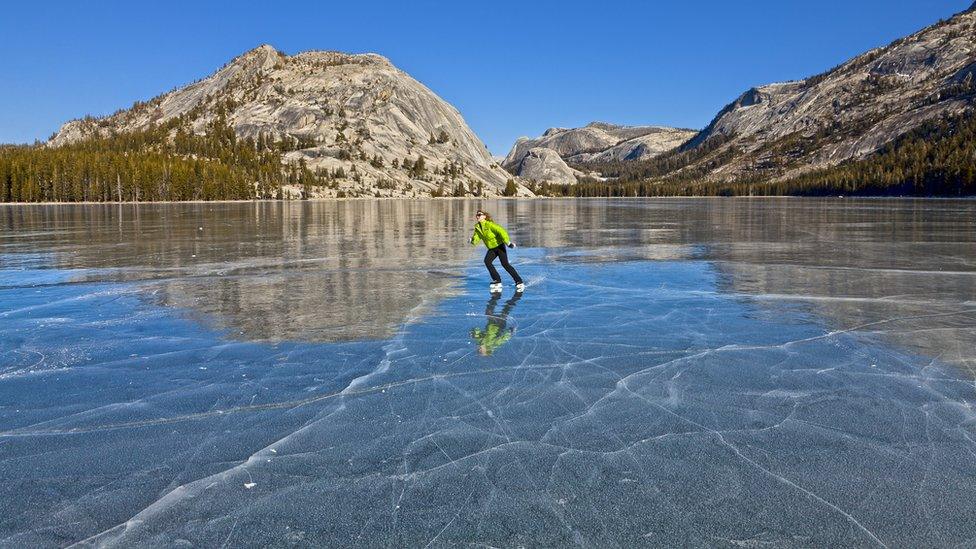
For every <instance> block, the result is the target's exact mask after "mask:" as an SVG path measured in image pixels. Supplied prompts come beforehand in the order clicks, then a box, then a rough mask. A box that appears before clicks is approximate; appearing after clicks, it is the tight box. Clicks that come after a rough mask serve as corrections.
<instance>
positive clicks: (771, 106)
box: [685, 8, 976, 180]
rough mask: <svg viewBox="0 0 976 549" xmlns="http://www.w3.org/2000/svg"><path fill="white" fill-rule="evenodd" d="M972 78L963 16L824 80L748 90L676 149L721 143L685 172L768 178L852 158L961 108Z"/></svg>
mask: <svg viewBox="0 0 976 549" xmlns="http://www.w3.org/2000/svg"><path fill="white" fill-rule="evenodd" d="M974 73H976V12H974V11H973V10H972V8H971V9H970V10H969V11H967V12H963V13H960V14H958V15H956V16H955V17H953V18H951V19H949V20H948V21H944V22H940V23H939V24H936V25H933V26H931V27H928V28H926V29H923V30H922V31H920V32H918V33H916V34H913V35H911V36H909V37H907V38H902V39H899V40H896V41H895V42H893V43H892V44H890V45H888V46H886V47H883V48H877V49H874V50H871V51H869V52H867V53H865V54H863V55H861V56H858V57H856V58H854V59H852V60H850V61H848V62H847V63H844V64H843V65H840V66H838V67H836V68H834V69H832V70H830V71H828V72H826V73H823V74H820V75H817V76H814V77H811V78H808V79H806V80H801V81H795V82H783V83H776V84H768V85H765V86H759V87H756V88H753V89H750V90H748V91H747V92H745V93H744V94H742V95H741V96H740V97H738V98H737V99H736V100H735V101H733V102H732V103H730V104H729V105H728V106H726V107H725V108H724V109H722V111H721V112H719V113H718V115H717V116H716V117H715V118H714V119H713V120H712V122H711V123H710V124H709V125H708V127H707V128H705V129H704V130H703V131H702V132H701V133H700V134H699V135H698V136H696V137H695V139H694V140H693V141H691V142H690V143H689V144H688V145H686V146H685V148H686V150H693V149H696V148H698V147H700V146H701V145H702V144H703V143H705V142H706V141H708V140H709V139H712V138H715V137H719V136H721V137H722V140H723V141H725V143H724V144H722V145H721V146H720V147H718V148H716V149H715V150H714V152H712V153H709V154H707V155H703V157H702V158H701V159H699V160H698V161H697V163H695V164H692V165H691V166H690V167H688V168H685V169H695V170H699V171H701V170H702V167H703V166H708V167H707V168H706V169H705V170H704V171H705V172H706V173H707V174H708V175H707V178H709V179H713V180H735V179H738V178H742V177H747V178H761V179H775V178H784V177H789V176H791V175H795V174H798V173H801V172H803V171H807V170H811V169H816V168H820V167H826V166H830V165H834V164H838V163H840V162H843V161H845V160H851V159H853V160H856V159H860V158H863V157H865V156H867V155H869V154H871V153H872V152H874V151H876V150H878V148H880V147H881V146H882V145H884V144H886V143H888V142H890V141H892V140H893V139H895V138H896V137H898V136H899V135H901V134H903V133H905V132H907V131H909V130H911V129H913V128H915V127H917V126H918V125H920V124H921V123H923V122H924V121H926V120H929V119H932V118H934V117H939V116H943V115H947V114H956V113H958V112H960V111H962V110H964V109H967V108H971V107H972V106H973V105H974V104H976V85H974V84H973V82H974V78H976V74H974ZM713 143H714V142H713ZM717 158H722V159H723V160H722V161H718V162H716V161H715V159H717ZM709 163H711V165H709Z"/></svg>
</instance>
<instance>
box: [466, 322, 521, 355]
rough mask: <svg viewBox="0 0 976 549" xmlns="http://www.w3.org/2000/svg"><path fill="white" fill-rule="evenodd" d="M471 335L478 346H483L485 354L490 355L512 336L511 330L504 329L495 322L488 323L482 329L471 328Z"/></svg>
mask: <svg viewBox="0 0 976 549" xmlns="http://www.w3.org/2000/svg"><path fill="white" fill-rule="evenodd" d="M471 337H472V338H474V340H475V341H476V342H477V343H478V345H479V346H482V347H484V352H485V354H487V355H490V354H492V353H494V352H495V350H496V349H498V348H499V347H501V346H502V345H504V344H505V342H506V341H508V340H509V339H511V338H512V331H511V330H504V329H503V328H502V327H501V326H499V325H497V324H493V323H489V324H488V326H485V329H484V330H479V329H478V328H472V329H471Z"/></svg>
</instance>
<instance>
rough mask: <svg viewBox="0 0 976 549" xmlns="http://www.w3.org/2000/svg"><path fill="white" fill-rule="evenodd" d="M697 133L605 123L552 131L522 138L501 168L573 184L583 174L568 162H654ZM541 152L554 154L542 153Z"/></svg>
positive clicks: (525, 175) (539, 178) (657, 127)
mask: <svg viewBox="0 0 976 549" xmlns="http://www.w3.org/2000/svg"><path fill="white" fill-rule="evenodd" d="M696 133H697V132H695V131H693V130H683V129H676V128H667V127H662V126H619V125H615V124H608V123H605V122H591V123H590V124H587V125H586V126H584V127H582V128H550V129H548V130H546V132H545V133H543V134H542V136H541V137H538V138H535V139H530V138H528V137H521V138H519V139H518V140H517V141H516V142H515V145H514V146H513V147H512V150H511V151H510V152H509V153H508V156H506V157H505V160H504V161H503V162H502V166H503V167H505V168H506V169H507V170H509V171H511V172H512V173H514V174H516V175H519V176H520V177H522V178H525V179H532V180H536V181H549V182H550V183H574V182H575V181H576V177H577V176H578V175H580V172H578V171H576V170H573V169H572V168H570V167H569V166H568V165H567V164H566V162H587V161H594V160H602V161H609V160H642V159H647V158H653V157H655V156H657V155H659V154H661V153H664V152H667V151H669V150H672V149H674V148H675V147H677V146H679V145H681V144H682V143H684V142H686V141H688V140H689V139H690V138H692V137H693V136H695V134H696ZM540 149H547V150H549V151H551V153H542V152H541V151H540ZM543 155H544V156H545V159H546V160H545V165H546V166H547V168H546V169H544V170H542V169H540V159H541V158H542V157H543ZM530 157H532V158H530ZM526 160H528V162H526ZM574 174H575V175H574Z"/></svg>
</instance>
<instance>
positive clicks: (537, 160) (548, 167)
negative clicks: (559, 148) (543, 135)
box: [516, 147, 583, 185]
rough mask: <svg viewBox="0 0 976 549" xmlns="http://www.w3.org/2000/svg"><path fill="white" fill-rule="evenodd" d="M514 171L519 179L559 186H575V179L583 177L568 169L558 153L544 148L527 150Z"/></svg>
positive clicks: (579, 173)
mask: <svg viewBox="0 0 976 549" xmlns="http://www.w3.org/2000/svg"><path fill="white" fill-rule="evenodd" d="M516 171H517V172H518V174H519V176H520V177H522V178H523V179H527V180H529V181H533V182H537V183H542V182H549V183H556V184H559V185H572V184H575V183H576V181H577V177H579V176H582V175H583V174H582V173H581V172H578V171H576V170H574V169H572V168H570V167H569V166H568V165H567V164H566V162H565V161H564V160H563V159H562V158H561V157H560V156H559V153H557V152H556V151H554V150H552V149H547V148H545V147H536V148H534V149H529V150H528V151H527V152H526V153H525V156H523V157H522V160H520V161H519V164H518V166H517V169H516Z"/></svg>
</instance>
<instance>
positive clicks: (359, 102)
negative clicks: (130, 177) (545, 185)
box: [49, 45, 531, 197]
mask: <svg viewBox="0 0 976 549" xmlns="http://www.w3.org/2000/svg"><path fill="white" fill-rule="evenodd" d="M218 118H219V119H220V121H221V122H222V123H226V125H228V126H229V127H230V128H232V129H233V132H234V133H235V134H236V136H237V137H238V138H239V139H247V138H250V139H252V140H254V141H255V142H256V143H262V144H263V143H275V144H279V145H280V144H285V146H284V147H280V149H281V150H284V151H286V153H285V154H284V158H283V160H284V162H285V163H286V164H291V165H303V166H307V168H308V169H309V170H311V171H312V172H315V173H319V174H327V175H328V176H329V177H330V179H329V180H330V182H334V184H330V185H328V186H324V185H322V186H315V187H314V188H313V189H312V191H311V194H312V196H313V197H318V196H325V197H327V196H336V195H340V196H357V195H368V196H375V195H380V196H430V195H431V194H434V195H435V196H436V195H438V194H451V193H458V192H460V193H470V194H479V195H482V196H493V195H498V194H500V193H501V192H502V191H503V190H504V188H505V186H506V182H507V180H508V179H510V175H509V174H508V173H506V172H505V170H503V169H502V168H501V167H500V166H499V165H498V164H497V163H496V161H495V160H494V159H492V157H491V155H490V154H489V152H488V150H487V149H486V147H485V145H484V144H483V143H482V142H481V141H480V140H479V139H478V138H477V137H476V136H475V135H474V133H473V132H472V131H471V130H470V128H468V126H467V124H466V123H465V122H464V119H463V118H462V117H461V115H460V114H459V113H458V111H457V110H456V109H455V108H454V107H452V106H451V105H449V104H448V103H447V102H445V101H444V100H443V99H441V98H440V97H438V96H437V95H436V94H434V93H433V92H432V91H431V90H429V89H428V88H427V87H425V86H424V85H423V84H421V83H420V82H418V81H417V80H414V79H413V78H411V77H410V76H409V75H407V74H406V73H404V72H403V71H401V70H399V69H397V68H396V67H394V66H393V65H392V64H391V63H390V61H388V60H387V59H385V58H383V57H381V56H379V55H375V54H360V55H351V54H345V53H339V52H330V51H309V52H304V53H299V54H297V55H292V56H288V55H285V54H283V53H281V52H279V51H277V50H275V49H274V48H273V47H271V46H268V45H263V46H260V47H258V48H256V49H254V50H251V51H249V52H247V53H245V54H243V55H241V56H239V57H237V58H235V59H234V60H232V61H231V62H230V63H228V64H227V65H225V66H224V67H223V68H221V69H220V70H218V71H217V72H216V73H214V74H213V75H211V76H209V77H207V78H204V79H203V80H200V81H198V82H195V83H193V84H190V85H188V86H186V87H182V88H179V89H176V90H174V91H171V92H169V93H166V94H163V95H160V96H158V97H156V98H154V99H152V100H150V101H147V102H140V103H136V104H135V105H133V107H132V108H130V109H127V110H121V111H119V112H117V113H115V114H113V115H111V116H107V117H104V118H98V119H93V118H86V119H83V120H75V121H72V122H68V123H67V124H65V125H64V126H63V127H62V128H61V129H60V131H58V132H57V134H55V135H54V136H53V137H52V139H51V140H50V142H49V144H50V145H51V146H53V147H60V146H63V145H66V144H70V143H76V142H78V141H79V140H83V139H85V138H88V137H92V136H103V137H104V136H108V135H118V134H124V133H126V132H135V131H140V130H145V129H147V128H151V127H154V126H160V125H163V124H166V123H168V122H169V123H172V122H173V121H174V120H176V119H178V120H177V121H178V124H176V125H177V126H178V129H179V130H185V131H189V132H193V133H194V134H203V133H206V132H207V131H208V128H211V127H213V126H212V125H213V122H214V120H216V119H218ZM176 131H177V129H174V130H173V132H174V133H175V132H176ZM284 191H285V193H284V194H285V195H286V196H287V195H291V196H296V195H297V194H298V193H299V190H298V189H297V188H296V187H295V186H294V185H291V186H288V185H286V188H285V189H284ZM519 192H520V194H531V193H529V192H528V191H527V190H526V189H524V188H520V189H519Z"/></svg>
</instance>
